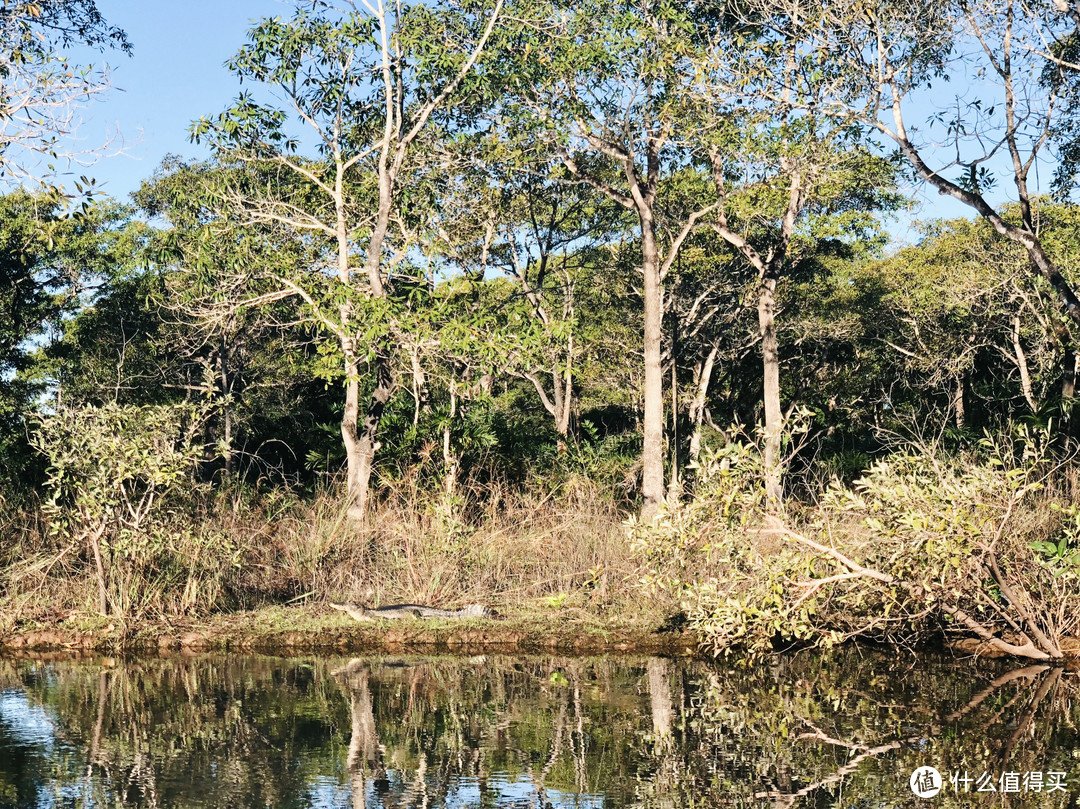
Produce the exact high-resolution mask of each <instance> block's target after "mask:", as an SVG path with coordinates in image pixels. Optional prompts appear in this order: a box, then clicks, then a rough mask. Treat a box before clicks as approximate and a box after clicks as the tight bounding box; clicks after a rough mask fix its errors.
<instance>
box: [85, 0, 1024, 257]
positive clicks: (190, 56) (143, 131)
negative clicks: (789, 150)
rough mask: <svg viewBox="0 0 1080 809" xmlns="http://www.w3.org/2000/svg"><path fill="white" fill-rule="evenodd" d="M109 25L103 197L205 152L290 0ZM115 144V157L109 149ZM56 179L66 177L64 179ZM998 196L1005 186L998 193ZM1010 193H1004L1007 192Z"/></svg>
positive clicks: (939, 210)
mask: <svg viewBox="0 0 1080 809" xmlns="http://www.w3.org/2000/svg"><path fill="white" fill-rule="evenodd" d="M97 2H98V7H99V9H100V10H101V12H102V14H104V15H105V18H106V19H107V20H108V21H109V22H110V23H111V24H112V25H117V26H119V27H121V28H123V29H124V30H125V31H126V32H127V34H128V36H129V38H130V39H131V42H132V44H133V45H134V49H135V53H134V56H133V57H131V58H128V57H125V56H124V55H123V54H121V53H116V52H111V53H106V54H104V55H101V54H96V53H93V54H90V55H88V56H86V57H83V58H81V59H80V61H87V60H88V59H90V58H93V59H95V60H98V61H100V60H102V59H104V60H107V61H108V63H109V64H111V65H112V66H113V68H114V73H113V77H114V82H113V83H114V88H113V90H112V91H111V93H110V94H109V95H108V96H107V98H105V99H104V100H101V101H97V102H95V103H94V104H92V105H91V106H89V107H88V108H87V109H86V110H85V111H84V113H83V116H82V117H83V125H82V126H81V127H80V130H79V138H80V141H81V142H82V144H83V145H84V146H93V145H97V144H101V143H103V142H105V141H107V140H109V139H110V138H112V137H115V140H113V143H112V146H111V148H110V149H109V150H107V153H106V154H104V155H103V156H101V157H100V159H99V160H98V161H97V162H96V163H95V164H94V165H92V166H90V167H86V168H83V167H74V170H73V172H72V173H73V174H74V175H75V176H78V175H79V174H86V175H87V176H92V177H94V178H95V179H96V181H97V182H98V184H99V186H101V187H102V188H101V190H103V191H104V192H105V193H107V194H109V195H111V196H113V197H116V198H118V199H121V200H125V199H126V198H127V195H128V194H129V193H130V192H132V191H134V190H135V189H137V188H138V187H139V184H140V182H141V181H142V180H144V179H146V178H147V177H149V176H150V175H151V174H152V173H153V171H154V170H155V168H156V167H157V166H158V164H159V163H160V162H161V159H162V158H163V157H164V156H165V155H166V154H169V153H175V154H180V155H183V156H189V157H202V156H205V155H206V154H207V151H206V150H205V149H204V148H202V147H200V146H197V145H195V144H193V143H190V142H189V140H188V134H187V130H188V126H189V125H190V124H191V122H192V121H193V120H194V119H196V118H198V117H199V116H202V115H213V114H215V113H217V112H219V111H221V110H222V109H224V108H225V107H226V106H227V105H228V104H229V103H230V101H231V100H232V99H233V98H234V97H235V96H236V94H237V93H238V92H239V90H240V89H241V88H240V85H239V84H238V83H237V80H236V78H235V77H233V76H232V75H230V74H229V73H228V71H227V70H225V68H224V66H223V65H224V62H225V60H226V59H228V58H229V57H230V56H232V55H233V54H234V53H235V52H236V50H237V49H238V48H239V47H240V46H241V45H243V44H244V42H245V41H246V33H247V30H248V28H249V27H250V26H251V23H252V21H253V20H254V19H257V18H260V17H264V16H278V15H280V16H288V15H290V14H291V12H292V9H293V5H294V4H293V0H97ZM121 144H122V151H121V152H120V153H119V154H115V153H114V152H115V151H116V150H117V148H118V147H119V146H120V145H121ZM65 182H67V181H66V180H65ZM1002 190H1003V191H1004V192H1005V194H1006V195H1009V194H1008V191H1009V190H1011V186H1010V188H1009V189H1002ZM1010 196H1011V195H1010ZM916 199H917V200H918V201H919V202H920V203H922V204H921V205H920V206H919V208H920V209H919V210H916V211H910V212H905V213H903V214H901V215H900V217H899V221H896V222H893V223H892V224H891V225H890V226H889V230H890V231H891V232H892V233H893V234H894V236H895V237H897V238H898V239H899V240H900V241H901V242H904V241H911V240H913V239H915V238H917V236H916V234H915V232H914V231H913V230H912V229H911V225H910V223H911V220H912V219H931V218H935V217H939V216H945V217H951V216H970V215H971V212H970V211H969V210H968V209H967V208H965V207H964V206H963V205H961V204H960V203H957V202H955V201H954V200H949V199H945V198H942V197H940V196H938V195H937V194H934V193H932V192H928V191H927V189H926V188H925V187H923V188H922V189H920V190H919V191H918V192H916Z"/></svg>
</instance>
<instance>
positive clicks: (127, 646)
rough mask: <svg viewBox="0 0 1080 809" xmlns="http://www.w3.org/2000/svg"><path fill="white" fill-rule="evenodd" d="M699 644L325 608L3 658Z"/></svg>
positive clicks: (87, 628)
mask: <svg viewBox="0 0 1080 809" xmlns="http://www.w3.org/2000/svg"><path fill="white" fill-rule="evenodd" d="M696 646H697V644H696V639H695V638H694V636H693V635H691V634H690V633H687V632H680V631H677V630H676V631H672V630H667V629H665V628H664V627H662V626H660V624H659V622H652V623H648V622H645V621H638V622H634V621H625V620H605V619H603V618H602V617H599V616H596V615H594V614H590V613H587V612H584V611H580V610H559V611H553V612H551V613H550V614H547V613H537V612H521V613H510V614H508V615H506V616H505V617H502V618H498V619H450V620H408V619H407V620H400V621H379V622H375V623H370V624H367V623H365V624H361V623H357V622H356V621H353V620H352V619H351V618H348V617H347V616H344V615H342V614H341V613H339V612H334V611H332V610H330V609H329V608H327V607H324V606H322V605H313V606H296V607H271V608H267V609H263V610H259V611H256V612H246V613H238V614H233V615H222V616H216V617H214V618H210V619H207V620H205V621H198V620H161V621H152V622H140V623H133V624H120V623H118V622H110V621H108V620H104V619H100V618H93V619H88V618H86V617H85V616H80V617H75V616H70V617H59V616H58V619H57V620H56V621H55V622H54V623H52V624H50V625H35V626H22V627H16V628H15V629H13V630H11V631H8V632H4V633H2V634H0V649H6V650H37V651H46V650H62V649H85V650H92V651H97V652H110V653H117V652H138V651H143V652H145V651H149V650H153V649H169V650H175V649H189V650H191V651H217V652H231V651H235V652H263V653H276V654H289V653H300V652H305V653H306V652H314V651H327V652H331V651H332V652H344V653H382V652H385V653H396V652H402V651H419V652H460V653H463V654H481V653H494V652H502V653H513V652H521V653H537V652H551V653H562V654H565V653H573V654H602V653H611V652H621V653H637V654H669V655H689V654H694V652H695V651H696Z"/></svg>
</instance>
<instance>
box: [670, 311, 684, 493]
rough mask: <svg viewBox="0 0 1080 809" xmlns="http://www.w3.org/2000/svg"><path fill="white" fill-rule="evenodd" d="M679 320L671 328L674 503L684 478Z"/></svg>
mask: <svg viewBox="0 0 1080 809" xmlns="http://www.w3.org/2000/svg"><path fill="white" fill-rule="evenodd" d="M678 369H679V322H678V315H676V318H675V327H674V328H673V329H672V330H671V436H670V437H669V438H668V444H669V445H670V446H671V477H670V478H669V479H668V490H667V497H668V502H669V503H671V504H672V505H674V504H676V503H678V502H679V495H680V494H682V478H681V477H680V476H679V472H680V471H681V469H680V467H679V374H678Z"/></svg>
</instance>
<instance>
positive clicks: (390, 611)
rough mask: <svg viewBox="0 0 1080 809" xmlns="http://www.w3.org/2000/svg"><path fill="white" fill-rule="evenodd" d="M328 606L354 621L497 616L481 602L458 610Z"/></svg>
mask: <svg viewBox="0 0 1080 809" xmlns="http://www.w3.org/2000/svg"><path fill="white" fill-rule="evenodd" d="M329 604H330V607H331V608H333V609H335V610H339V611H341V612H344V613H346V614H347V615H348V616H349V617H350V618H352V619H354V620H356V621H375V620H383V621H396V620H398V619H401V618H497V617H498V615H499V614H498V613H497V612H495V610H493V609H490V608H489V607H485V606H484V605H483V604H466V605H465V606H464V607H462V608H461V609H459V610H440V609H437V608H435V607H425V606H423V605H422V604H391V605H390V606H387V607H376V608H374V609H369V608H367V607H365V606H363V605H361V604H356V603H353V602H345V603H344V604H338V603H336V602H333V601H331V602H329Z"/></svg>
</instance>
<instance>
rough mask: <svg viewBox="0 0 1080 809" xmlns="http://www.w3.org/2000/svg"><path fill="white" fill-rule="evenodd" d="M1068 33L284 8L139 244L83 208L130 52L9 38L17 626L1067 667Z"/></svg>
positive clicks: (89, 38) (873, 8)
mask: <svg viewBox="0 0 1080 809" xmlns="http://www.w3.org/2000/svg"><path fill="white" fill-rule="evenodd" d="M1078 25H1080V6H1078V5H1073V4H1070V3H1067V2H1065V0H1055V1H1054V2H1049V0H1048V2H1046V3H1043V4H1036V5H1031V4H1024V3H1017V2H1011V0H1010V1H1008V2H1004V3H981V2H974V3H973V2H963V3H954V2H934V3H924V4H919V5H918V8H911V7H910V6H909V5H901V4H897V3H892V2H881V1H880V0H879V1H878V2H865V1H864V0H859V1H858V2H856V1H855V0H843V2H835V3H833V2H825V3H820V2H817V3H814V2H808V1H807V0H784V2H780V3H775V2H771V3H764V2H762V3H758V2H756V0H746V1H745V2H730V3H729V2H707V3H700V4H691V5H689V6H686V7H681V6H679V7H677V6H673V5H669V4H665V3H653V2H643V1H642V2H618V1H613V0H589V2H580V3H574V4H564V3H559V2H554V3H553V2H537V0H495V2H484V1H483V0H467V1H466V2H459V1H458V0H452V1H449V2H441V3H420V4H415V5H404V4H396V5H393V6H384V5H383V4H382V3H378V4H374V3H372V4H369V3H367V2H363V1H361V2H359V3H353V2H348V1H347V0H346V2H339V3H330V2H322V0H314V2H303V3H298V4H297V5H296V6H295V7H294V8H291V9H289V12H288V14H285V15H282V16H278V17H272V18H264V19H262V20H258V21H256V22H255V23H253V26H252V28H251V29H250V31H249V34H248V37H247V41H246V42H243V43H237V45H238V50H237V52H236V54H235V56H234V57H233V58H232V59H231V60H230V61H229V63H228V68H229V70H230V71H231V73H232V74H233V75H234V76H235V78H236V82H237V91H238V95H237V96H236V99H235V101H234V103H232V104H231V105H230V106H229V107H228V108H227V109H225V110H224V111H214V110H205V111H199V110H196V111H193V115H196V116H197V115H199V113H200V112H203V113H204V114H203V115H202V117H198V118H197V119H196V120H195V121H194V122H193V123H192V125H191V129H190V137H191V138H192V139H193V140H194V141H196V142H197V143H200V144H205V145H209V146H210V148H211V150H212V151H211V154H212V156H211V157H209V158H207V159H201V160H195V159H185V158H182V157H175V156H174V157H169V158H167V159H166V160H165V161H164V162H163V163H162V164H161V165H160V166H159V167H158V168H157V170H156V171H155V172H154V173H153V175H152V176H151V177H149V178H147V179H146V180H145V182H144V183H143V184H142V186H141V188H139V190H138V191H136V192H135V193H134V194H133V195H132V196H131V199H130V200H129V201H126V202H122V201H118V200H112V199H109V198H107V197H105V196H104V195H102V194H100V193H98V192H97V190H96V185H95V182H94V180H93V178H92V177H91V176H90V175H91V174H93V170H92V169H87V171H86V174H85V175H84V176H81V177H79V178H78V179H77V180H75V179H74V178H73V177H72V176H70V175H71V172H72V167H73V165H77V164H78V162H79V160H81V159H83V158H84V157H85V156H84V155H79V154H75V153H74V152H76V151H78V147H75V146H72V145H71V144H72V141H71V140H70V138H69V136H70V135H72V134H73V132H74V129H75V124H76V121H77V119H78V115H79V114H80V112H79V111H80V110H81V109H82V107H83V106H84V105H85V104H86V103H88V102H90V101H93V100H94V98H95V97H96V96H98V95H100V94H102V93H104V92H106V91H107V90H108V89H109V85H110V82H111V78H110V74H109V72H108V70H107V69H105V68H102V67H101V66H100V65H98V64H94V63H91V62H87V61H84V63H83V64H76V63H75V60H76V59H77V58H79V56H80V54H87V53H90V54H91V56H99V55H100V56H101V57H102V59H104V58H105V57H106V55H109V56H113V55H114V56H115V57H116V58H119V59H122V58H124V57H123V54H124V53H125V52H127V51H129V50H130V48H131V47H132V45H133V44H134V45H135V46H136V47H137V45H138V43H137V42H136V43H130V42H129V41H128V38H127V36H126V34H125V33H124V32H123V31H122V30H121V29H119V28H117V27H115V26H114V25H112V23H111V22H110V21H107V20H105V19H104V18H103V17H102V16H101V14H100V13H99V11H98V9H97V7H96V6H95V4H94V3H93V2H92V0H51V2H12V1H10V0H5V2H3V3H2V5H0V28H2V30H3V38H4V40H3V41H4V50H3V53H2V54H0V73H2V75H3V77H4V92H3V95H2V97H0V121H2V122H3V128H2V130H0V167H2V169H3V172H4V178H5V181H6V183H7V187H8V193H6V195H5V196H3V197H2V198H0V306H2V307H3V309H4V316H3V318H0V366H2V367H0V454H2V455H3V464H2V465H0V487H2V488H0V492H2V495H0V505H2V517H0V520H2V521H0V542H2V544H0V566H2V576H0V605H2V606H0V617H2V620H3V624H4V626H3V629H4V630H5V631H9V632H10V631H15V630H18V629H22V628H26V627H30V626H36V625H41V624H45V625H55V624H62V623H64V622H67V621H80V620H85V618H86V616H87V615H90V614H95V613H96V614H98V615H100V616H102V620H103V621H104V620H108V621H109V622H110V623H109V625H110V627H115V626H116V625H117V624H119V625H120V626H122V627H132V626H135V625H137V624H138V623H139V622H140V621H145V620H148V619H155V618H167V617H169V616H184V615H188V616H190V615H198V616H206V615H209V614H215V613H221V612H230V611H235V610H240V609H248V608H255V607H259V606H263V605H267V604H275V603H294V602H298V601H313V602H316V603H321V602H322V600H323V599H325V598H335V599H346V598H348V599H353V600H359V601H362V602H365V603H387V602H392V601H410V602H420V603H431V604H435V605H449V606H456V605H460V604H461V603H464V602H467V601H484V602H486V603H493V604H498V605H500V606H501V607H502V608H503V609H506V608H507V607H508V606H509V607H511V608H514V607H519V606H527V607H529V608H531V609H535V610H541V611H543V610H551V611H555V612H559V611H564V610H571V609H576V610H583V611H590V612H592V613H594V614H598V615H600V616H602V617H604V619H605V620H609V621H616V620H622V619H627V618H629V617H635V616H636V617H639V618H643V619H646V620H655V619H660V618H665V617H670V616H671V615H672V614H675V613H681V614H683V615H685V616H686V618H687V620H688V622H689V624H690V627H691V629H692V631H695V632H697V633H699V635H700V637H701V639H702V641H703V643H705V644H706V645H707V647H708V648H711V649H712V650H714V651H716V652H719V651H725V650H732V649H738V650H741V651H742V652H744V653H745V652H749V653H761V652H764V651H766V650H768V649H771V648H774V647H776V646H778V645H781V646H782V645H785V644H790V643H793V642H794V643H818V644H835V643H838V642H842V641H844V640H847V639H850V638H854V637H866V638H870V639H874V640H879V641H886V642H890V643H895V644H917V643H921V642H924V641H926V640H929V639H932V638H940V637H955V636H958V635H959V636H972V637H975V638H978V639H980V640H982V641H983V642H984V643H986V644H987V645H988V646H989V647H993V648H995V649H997V650H998V651H1002V652H1006V653H1011V654H1017V655H1021V656H1026V657H1032V658H1036V659H1054V658H1061V657H1063V656H1064V655H1066V654H1068V653H1069V651H1070V649H1071V648H1072V647H1071V645H1070V644H1071V642H1072V640H1073V638H1074V636H1075V635H1076V634H1077V627H1076V622H1077V621H1078V620H1080V610H1078V609H1077V607H1078V606H1080V604H1078V601H1077V599H1078V597H1080V587H1078V582H1080V507H1078V506H1077V505H1076V499H1077V497H1076V496H1077V491H1076V486H1077V484H1076V464H1075V454H1076V453H1075V449H1076V445H1075V437H1076V430H1077V424H1076V419H1075V418H1074V417H1073V404H1074V401H1075V394H1076V390H1075V389H1076V375H1077V369H1078V362H1080V359H1078V353H1077V350H1076V343H1075V340H1074V337H1073V335H1074V334H1075V333H1076V330H1077V327H1078V326H1080V301H1078V299H1077V297H1076V294H1075V292H1074V290H1073V286H1072V280H1073V267H1074V266H1075V263H1076V258H1077V253H1078V251H1080V243H1078V242H1077V237H1076V235H1075V234H1076V223H1077V219H1078V209H1077V208H1076V206H1075V205H1074V203H1073V202H1072V197H1073V193H1074V189H1075V173H1076V162H1077V159H1078V155H1080V150H1078V147H1077V134H1078V132H1077V127H1076V123H1075V121H1076V112H1077V102H1078V95H1077V92H1078V89H1080V88H1078V85H1077V77H1078V72H1077V71H1080V66H1078V64H1077V62H1078V61H1080V55H1078V54H1077V50H1078V48H1080V38H1078V31H1077V26H1078ZM99 61H100V60H99ZM1040 172H1041V174H1042V178H1043V179H1042V183H1043V185H1040V184H1039V183H1040ZM76 173H78V172H77V171H76ZM1050 178H1052V180H1051V179H1050ZM915 185H918V186H920V187H922V188H926V189H929V190H931V191H937V192H939V194H941V195H943V196H944V197H947V198H949V199H950V200H952V201H954V202H955V203H956V204H958V205H961V206H964V207H965V209H966V210H970V212H971V214H972V216H971V218H954V219H949V220H940V219H938V220H933V219H927V220H924V221H922V222H920V223H912V220H913V218H914V217H915V216H916V215H917V216H920V217H924V216H926V215H927V214H930V215H931V216H932V215H933V210H932V209H931V210H926V209H925V208H924V209H923V210H922V211H920V212H918V214H916V213H915V212H914V211H913V210H912V205H911V203H910V201H909V196H910V189H911V188H912V187H913V186H915ZM1044 186H1045V191H1043V187H1044ZM897 223H901V224H897ZM909 229H914V230H915V231H917V232H918V234H919V236H918V239H917V241H916V243H915V244H914V246H906V247H901V246H898V245H897V244H895V243H894V242H893V241H892V240H891V237H890V233H895V232H897V231H898V230H909Z"/></svg>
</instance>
